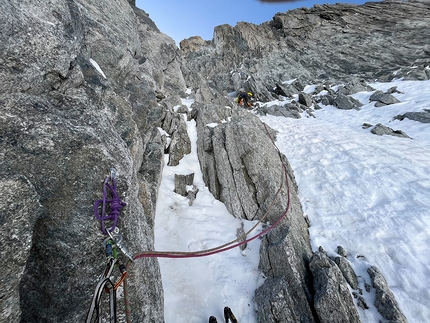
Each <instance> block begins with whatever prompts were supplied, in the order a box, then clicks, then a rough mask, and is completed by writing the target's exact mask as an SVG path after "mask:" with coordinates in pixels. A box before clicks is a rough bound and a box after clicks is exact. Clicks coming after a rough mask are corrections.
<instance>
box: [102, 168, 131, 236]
mask: <svg viewBox="0 0 430 323" xmlns="http://www.w3.org/2000/svg"><path fill="white" fill-rule="evenodd" d="M115 177H116V170H115V169H114V168H111V173H110V175H109V176H107V177H106V179H105V181H104V183H103V199H100V200H97V201H96V202H95V203H94V217H95V218H96V219H97V220H99V221H100V230H101V231H102V233H103V234H106V235H107V234H108V232H110V233H111V232H113V231H114V230H115V228H116V226H117V224H118V217H119V215H120V213H121V209H122V208H123V207H124V206H126V205H127V204H126V203H124V202H122V201H121V198H120V197H119V196H118V194H117V193H116V179H115ZM109 182H111V184H109ZM107 189H109V190H110V192H111V195H112V198H111V199H108V198H107V196H108V193H107ZM100 204H102V206H101V210H99V206H100ZM107 206H109V209H110V212H109V214H108V215H106V208H107ZM106 221H112V222H113V223H112V226H111V227H110V229H108V230H106Z"/></svg>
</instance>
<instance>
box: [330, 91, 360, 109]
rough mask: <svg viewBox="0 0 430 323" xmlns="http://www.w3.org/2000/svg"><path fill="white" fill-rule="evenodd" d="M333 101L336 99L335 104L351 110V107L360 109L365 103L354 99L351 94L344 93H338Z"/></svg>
mask: <svg viewBox="0 0 430 323" xmlns="http://www.w3.org/2000/svg"><path fill="white" fill-rule="evenodd" d="M333 101H334V106H335V107H336V108H338V109H342V110H351V109H355V110H359V109H360V107H361V106H363V104H362V103H361V102H360V101H358V100H356V99H354V98H353V97H351V96H346V95H344V94H338V95H337V96H336V97H335V98H334V100H333Z"/></svg>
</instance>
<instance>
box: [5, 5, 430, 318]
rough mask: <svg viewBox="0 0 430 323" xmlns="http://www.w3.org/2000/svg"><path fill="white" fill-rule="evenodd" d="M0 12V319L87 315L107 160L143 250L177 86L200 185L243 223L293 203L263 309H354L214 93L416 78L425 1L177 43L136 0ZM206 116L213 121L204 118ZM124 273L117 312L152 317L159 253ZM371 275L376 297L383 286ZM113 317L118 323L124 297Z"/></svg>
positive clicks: (178, 136)
mask: <svg viewBox="0 0 430 323" xmlns="http://www.w3.org/2000/svg"><path fill="white" fill-rule="evenodd" d="M0 11H1V12H2V14H1V15H0V25H1V26H2V32H1V33H0V49H1V51H0V108H1V112H2V113H1V116H0V133H1V136H0V137H1V152H0V153H1V169H0V178H1V180H0V196H1V199H0V201H1V202H0V210H1V212H0V226H1V229H2V230H1V233H0V243H1V245H2V251H1V253H0V255H1V259H2V263H3V264H4V271H3V275H2V279H1V282H2V285H1V286H2V289H1V294H0V309H1V314H0V321H4V322H82V321H84V320H85V317H86V315H87V311H88V308H89V307H90V303H91V298H92V296H93V293H94V288H95V286H96V284H97V281H98V279H99V277H100V275H101V274H102V273H103V271H104V269H105V266H106V259H105V255H104V251H103V248H102V247H101V244H102V241H103V240H104V239H105V236H104V235H103V234H102V233H101V232H100V228H99V223H98V222H97V221H96V220H95V219H94V217H93V216H92V212H93V203H94V201H95V200H97V199H99V198H100V195H101V193H102V184H103V180H104V178H105V177H106V175H107V172H108V170H109V169H110V167H112V166H114V167H115V168H116V169H117V171H118V177H117V181H118V192H120V197H121V199H122V200H123V201H124V202H125V203H127V207H126V208H124V209H123V211H122V213H121V216H120V217H119V222H118V228H119V232H120V233H121V234H122V236H123V239H124V243H125V244H126V245H127V248H128V249H129V251H130V253H131V254H133V253H136V252H139V251H142V250H152V249H153V223H154V215H155V207H156V200H157V190H158V186H159V183H160V177H161V171H162V167H163V165H164V155H165V153H168V154H169V164H170V165H175V164H176V163H178V161H179V160H180V159H181V157H182V156H183V155H184V154H186V153H187V151H188V150H187V149H188V148H187V147H188V142H189V140H188V139H187V137H186V130H185V127H184V121H183V120H184V119H183V117H182V116H181V115H180V113H181V112H180V111H177V112H175V110H174V109H173V107H174V106H178V105H180V104H181V101H180V98H181V97H185V96H186V94H185V91H186V89H187V88H191V89H192V94H191V96H193V97H194V99H195V101H196V102H195V104H194V105H193V111H192V112H188V118H194V119H195V120H196V122H197V129H198V153H199V158H200V163H201V167H202V170H203V174H204V179H205V181H206V184H207V186H208V187H209V188H210V190H211V192H212V193H213V195H214V196H215V197H217V198H218V199H219V200H221V201H222V202H224V203H225V205H226V206H227V208H228V209H229V211H230V212H231V213H232V214H233V215H234V216H236V217H240V218H246V219H259V218H261V217H262V216H263V214H265V213H267V212H269V214H268V219H269V221H270V222H274V221H276V219H277V218H278V217H279V215H280V214H282V212H284V210H285V209H286V207H287V204H289V205H290V211H289V214H288V217H286V218H285V220H284V221H282V222H281V223H280V225H279V226H278V227H276V229H275V230H274V231H272V233H271V234H270V235H267V236H266V237H265V238H264V240H263V243H262V247H261V251H260V253H261V264H260V269H261V270H262V272H263V273H264V274H265V275H266V277H267V279H266V281H265V284H264V285H263V286H261V288H260V289H258V290H257V291H256V295H255V301H256V303H257V304H258V306H257V307H258V314H257V316H258V318H259V321H260V322H347V321H348V322H358V321H359V320H360V319H359V317H358V314H357V311H356V308H355V305H354V303H353V301H352V298H351V295H350V294H349V293H348V287H347V286H348V285H347V283H346V280H345V279H344V278H343V275H342V274H339V273H340V269H338V265H337V264H336V263H335V262H334V261H332V260H330V259H328V258H327V256H326V255H325V253H324V252H323V251H322V250H321V251H320V252H318V253H316V254H313V253H312V251H311V248H310V244H309V238H308V232H307V223H306V221H305V219H304V217H303V214H302V211H301V206H300V203H299V201H298V198H297V192H296V187H295V182H294V174H293V171H292V169H291V168H290V167H289V165H288V161H287V158H286V157H285V156H282V155H280V154H279V153H278V152H277V150H276V149H275V148H274V146H273V144H271V139H270V138H271V137H273V138H275V136H276V134H274V133H273V132H272V131H271V130H270V129H266V127H264V125H263V124H262V123H261V122H260V121H259V119H258V118H257V117H256V116H253V115H252V114H249V113H248V112H246V111H244V110H240V109H238V108H237V107H236V106H235V105H234V103H233V102H232V100H231V98H230V97H229V96H228V93H230V92H234V91H236V90H238V89H239V88H242V87H243V88H247V89H250V90H252V91H253V92H254V93H256V95H257V96H258V98H259V99H261V100H271V99H272V98H275V97H277V96H278V95H280V94H282V95H288V94H289V93H298V92H299V91H301V90H302V88H301V87H302V85H303V84H305V83H304V82H307V81H321V82H322V81H336V82H339V81H347V80H350V79H352V78H356V77H360V78H364V79H375V78H378V79H381V80H388V79H390V78H393V77H406V78H414V79H426V78H428V77H429V75H428V69H427V70H426V69H425V67H426V66H428V65H430V56H429V49H428V48H427V47H426V46H428V44H427V43H426V37H424V36H423V31H424V30H425V26H428V25H429V20H430V15H429V13H430V10H429V6H428V4H425V3H421V2H406V3H405V2H382V3H368V4H365V5H363V6H351V5H334V6H317V7H314V8H311V9H304V8H303V9H297V10H294V11H291V12H287V13H282V14H281V13H279V14H277V15H275V17H274V18H273V20H272V21H271V22H267V23H265V24H262V25H260V26H256V25H252V24H248V23H240V24H238V25H237V26H235V27H231V26H227V25H224V26H218V27H217V28H216V29H215V37H214V39H213V40H212V41H211V42H205V41H202V40H201V39H200V38H198V37H195V38H193V39H189V40H185V41H183V42H182V43H181V48H182V50H180V49H178V48H177V47H176V46H175V43H174V41H173V40H172V39H171V38H169V37H168V36H166V35H164V34H162V33H160V32H159V30H158V29H157V27H156V25H155V24H154V22H153V21H151V20H150V19H149V17H148V15H147V14H146V13H145V12H144V11H143V10H140V9H138V8H136V7H135V6H134V1H127V0H115V1H108V0H97V1H95V0H94V1H92V0H50V1H48V2H44V1H30V0H25V1H18V0H10V1H3V2H1V3H0ZM290 79H297V80H296V82H295V83H294V82H293V83H292V84H291V85H289V84H286V83H284V81H286V80H290ZM185 112H187V111H185ZM221 120H229V122H227V123H221ZM213 122H216V123H220V126H218V127H216V128H209V127H207V126H206V125H207V124H208V123H213ZM157 127H159V128H162V129H164V130H165V131H166V132H167V133H168V134H169V135H170V136H171V138H172V141H171V143H170V145H168V146H166V142H165V138H163V137H162V136H161V135H160V132H159V131H158V130H157ZM250 138H252V140H250ZM287 157H288V156H287ZM283 166H285V168H286V169H287V174H283V171H282V169H283ZM285 181H287V183H288V185H281V183H282V182H285ZM278 190H279V192H278ZM273 196H277V199H278V201H277V202H276V203H275V204H274V206H270V205H271V203H272V202H273V201H272V200H273ZM288 196H289V198H288ZM119 257H120V258H124V259H123V261H125V260H126V257H125V256H124V255H122V254H120V256H119ZM128 272H129V274H128V280H127V282H128V283H127V284H128V290H127V293H128V300H129V303H130V304H129V305H130V308H131V309H132V310H131V312H130V317H129V318H128V320H132V321H133V322H163V321H164V319H163V296H162V295H163V292H162V284H161V276H160V271H159V267H158V262H157V260H156V259H145V260H139V261H135V262H134V263H133V264H132V265H130V267H129V269H128ZM372 273H373V275H374V276H377V277H378V281H379V282H381V281H382V282H383V278H380V276H381V275H380V273H379V271H378V270H377V269H374V270H372ZM375 284H376V283H375ZM376 285H377V286H382V287H378V288H379V289H378V290H381V293H380V295H382V296H381V298H383V299H388V297H390V293H389V291H387V287H386V284H385V285H384V284H382V283H381V284H379V285H378V284H376ZM353 288H354V287H353ZM375 288H376V287H375ZM333 291H335V292H333ZM336 291H339V292H336ZM387 295H388V296H387ZM391 296H392V295H391ZM393 302H394V303H395V300H393ZM393 302H391V303H392V304H394V303H393ZM381 303H382V302H381ZM336 308H337V309H338V308H342V309H343V310H342V311H339V313H338V314H336V315H332V314H331V313H333V310H334V309H336ZM118 313H120V314H119V321H120V322H124V321H126V318H125V314H124V313H125V308H124V305H123V304H122V303H118ZM393 317H395V318H396V319H398V321H399V322H403V321H404V320H405V319H404V318H403V317H402V316H401V315H400V314H398V315H397V316H393Z"/></svg>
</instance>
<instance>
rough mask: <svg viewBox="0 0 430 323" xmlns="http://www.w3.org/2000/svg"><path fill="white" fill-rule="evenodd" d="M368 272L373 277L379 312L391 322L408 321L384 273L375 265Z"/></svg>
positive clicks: (376, 304)
mask: <svg viewBox="0 0 430 323" xmlns="http://www.w3.org/2000/svg"><path fill="white" fill-rule="evenodd" d="M367 272H368V273H369V275H370V278H371V279H372V285H373V287H374V288H375V289H376V299H375V306H376V308H377V309H378V311H379V313H381V315H382V316H383V317H384V318H385V319H386V320H389V321H390V322H396V323H407V322H408V321H407V319H406V317H405V316H404V315H403V313H402V311H401V310H400V308H399V305H398V304H397V301H396V299H395V297H394V295H393V293H392V292H391V290H390V288H389V287H388V284H387V281H386V280H385V278H384V276H383V275H382V273H381V272H380V271H379V269H378V268H377V267H375V266H372V267H370V268H369V269H368V270H367Z"/></svg>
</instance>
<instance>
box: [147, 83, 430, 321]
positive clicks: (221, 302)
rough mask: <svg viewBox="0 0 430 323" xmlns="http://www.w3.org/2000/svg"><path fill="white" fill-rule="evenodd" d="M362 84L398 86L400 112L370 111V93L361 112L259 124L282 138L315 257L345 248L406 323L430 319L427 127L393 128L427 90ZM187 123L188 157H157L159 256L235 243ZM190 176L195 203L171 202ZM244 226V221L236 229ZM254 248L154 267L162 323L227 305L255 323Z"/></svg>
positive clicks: (374, 316)
mask: <svg viewBox="0 0 430 323" xmlns="http://www.w3.org/2000/svg"><path fill="white" fill-rule="evenodd" d="M371 86H372V87H374V88H375V89H380V90H383V91H385V90H387V89H388V88H390V87H392V86H397V87H398V90H400V91H401V92H403V94H394V95H395V96H396V97H397V98H398V99H399V100H400V101H401V103H398V104H395V105H390V106H385V107H381V108H375V107H374V103H369V97H370V95H371V94H372V93H373V92H362V93H358V94H355V95H354V97H355V98H356V99H358V100H360V101H361V102H362V103H364V104H365V105H364V106H363V107H362V108H361V110H359V111H356V110H348V111H345V110H338V109H336V108H334V107H332V106H324V107H323V109H321V110H317V111H315V113H314V114H315V116H316V118H312V117H308V118H306V117H303V118H301V119H287V118H283V117H273V116H266V117H261V120H262V121H263V122H266V123H267V124H268V125H270V126H271V127H272V128H274V129H276V130H277V131H278V132H279V133H278V137H277V145H278V147H279V148H280V150H281V151H282V152H283V153H284V154H285V155H286V156H287V157H288V159H289V161H290V163H291V165H292V167H293V169H294V172H295V176H296V180H297V183H298V186H299V197H300V199H301V202H302V205H303V208H304V212H305V214H306V215H307V216H308V217H309V219H310V223H311V227H310V229H309V231H310V235H311V244H312V248H313V250H317V248H318V247H319V246H323V247H324V249H325V250H326V251H327V253H328V254H329V255H332V256H336V255H337V254H336V248H337V246H338V245H342V246H343V247H344V248H346V250H347V251H348V252H349V258H348V259H349V260H350V261H351V263H352V265H353V267H354V269H355V270H356V272H357V274H358V275H359V276H360V277H359V280H360V282H361V285H363V283H364V282H367V283H368V284H370V278H369V276H368V274H367V272H366V270H367V268H368V267H369V266H370V265H376V266H377V267H378V268H379V269H380V270H381V271H382V273H383V274H384V275H385V277H386V279H387V281H388V284H389V286H390V288H391V289H392V291H393V293H394V295H395V297H396V299H397V301H398V303H399V305H400V307H401V309H402V310H403V312H404V314H405V315H406V317H407V318H408V320H409V322H410V323H424V322H430V292H429V291H430V278H429V277H430V261H429V257H428V255H427V250H428V246H429V245H430V211H429V210H430V124H422V123H419V122H415V121H411V120H408V119H405V120H403V121H398V120H395V121H393V120H392V118H393V117H394V116H396V115H398V114H401V113H405V112H409V111H422V109H423V108H427V109H430V81H413V82H412V81H395V82H391V83H375V84H371ZM311 89H312V87H308V88H307V90H308V91H310V90H311ZM184 104H187V105H188V106H189V105H190V104H191V101H186V100H184ZM269 104H276V102H272V103H269ZM364 122H367V123H370V124H373V125H376V124H377V123H382V124H384V125H386V126H389V127H391V128H393V129H395V130H402V131H404V132H406V133H407V134H408V135H409V136H410V137H412V138H413V139H407V138H399V137H392V136H376V135H374V134H371V133H370V129H362V127H361V126H362V124H363V123H364ZM187 124H188V133H189V136H190V138H191V141H192V143H193V144H192V153H191V154H190V155H187V156H185V157H184V158H183V159H182V160H181V162H180V165H179V166H176V167H169V166H167V157H166V165H165V167H164V171H163V179H162V183H161V187H160V191H159V198H158V202H157V214H156V221H155V247H156V249H157V250H175V251H188V250H201V249H206V248H210V247H214V246H217V245H221V244H223V243H225V242H226V241H229V240H233V239H235V238H236V230H237V229H238V228H239V227H240V226H241V221H240V220H238V219H235V218H233V217H232V216H231V215H230V214H229V213H228V211H227V210H226V208H225V206H224V205H223V204H222V203H220V202H219V201H216V200H215V199H214V197H213V196H212V194H211V193H210V192H209V191H208V189H207V188H206V187H205V185H204V183H203V180H202V175H201V171H200V168H199V164H198V160H197V153H196V144H195V141H196V130H195V123H194V121H189V122H187ZM190 172H194V173H195V178H194V183H195V184H196V185H197V186H198V188H199V193H198V194H197V199H196V200H195V201H194V204H193V205H192V206H189V205H188V200H187V199H186V198H183V197H181V196H179V195H177V194H175V193H173V189H174V184H173V177H174V174H175V173H178V174H188V173H190ZM252 224H253V223H251V222H248V221H245V222H244V226H245V230H246V229H247V228H249V227H251V226H252ZM258 249H259V240H258V239H257V240H256V241H253V242H252V243H250V244H248V248H247V249H246V250H245V251H243V252H240V251H239V250H237V248H236V249H233V250H230V251H228V252H225V253H223V254H217V255H213V256H209V257H205V258H196V259H181V260H172V259H159V260H160V267H161V273H162V280H163V287H164V298H165V320H166V323H178V322H187V323H194V322H195V323H200V322H207V321H208V317H209V316H210V315H214V316H216V317H217V319H218V321H219V322H223V314H222V311H223V307H224V306H229V307H231V309H232V310H233V312H234V314H235V315H236V317H237V319H238V320H239V322H246V323H253V322H256V316H255V309H254V305H253V301H252V298H253V294H254V290H255V289H256V288H257V287H258V286H259V285H260V284H261V283H262V278H261V274H260V272H259V271H258V261H259V256H258ZM364 297H365V299H366V302H367V304H368V305H369V307H370V309H369V310H366V311H364V312H363V311H362V310H360V315H361V318H362V320H363V322H369V323H370V322H372V323H373V322H378V319H379V318H380V316H379V314H378V313H377V312H376V310H375V308H374V306H373V297H374V296H373V295H371V294H369V295H367V294H366V292H364Z"/></svg>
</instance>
